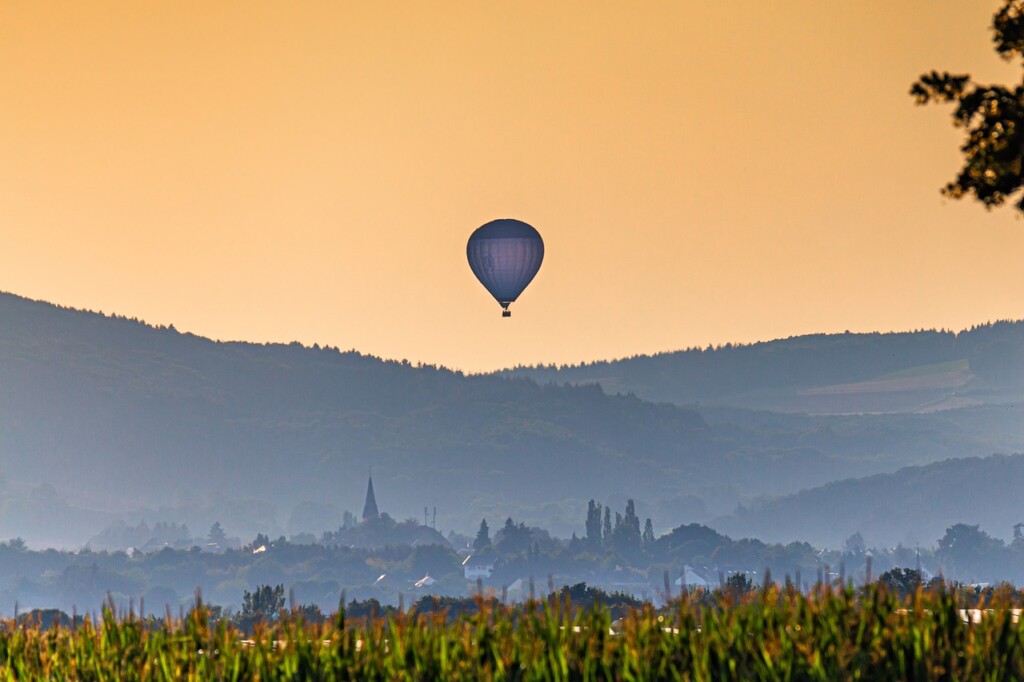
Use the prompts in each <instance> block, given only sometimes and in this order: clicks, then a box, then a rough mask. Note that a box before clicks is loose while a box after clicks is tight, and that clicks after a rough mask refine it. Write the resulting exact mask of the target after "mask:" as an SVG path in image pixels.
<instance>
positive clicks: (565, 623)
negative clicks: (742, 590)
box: [0, 586, 1024, 680]
mask: <svg viewBox="0 0 1024 682" xmlns="http://www.w3.org/2000/svg"><path fill="white" fill-rule="evenodd" d="M963 606H964V603H963V602H962V600H961V599H960V598H959V597H958V596H957V595H956V594H955V593H951V592H946V591H944V590H938V591H936V592H933V593H930V594H925V593H920V592H919V593H917V595H916V596H914V597H912V598H911V599H910V600H909V601H907V602H901V601H900V600H899V599H897V598H896V597H895V596H893V595H892V594H891V593H889V592H887V591H886V590H885V589H884V588H880V587H877V586H872V587H869V588H868V589H867V590H866V591H864V592H859V591H856V592H855V591H854V590H853V589H846V590H836V591H830V590H827V589H823V590H819V591H817V592H815V593H813V594H811V595H809V596H805V595H802V594H799V593H797V592H795V591H789V590H786V589H780V588H777V587H772V588H769V589H767V590H758V591H755V592H752V593H749V594H746V595H744V596H742V597H740V598H738V599H736V600H733V599H730V598H729V597H727V596H726V597H721V598H718V599H717V600H709V599H708V598H707V597H706V596H705V597H704V598H703V599H697V600H689V601H677V602H676V603H674V604H673V605H672V607H671V608H669V609H666V610H662V611H654V610H652V609H650V608H648V609H645V610H639V611H635V612H631V613H629V614H628V615H626V616H625V617H624V618H622V619H621V620H619V621H615V622H613V621H612V619H611V615H610V614H609V613H608V612H607V611H606V610H601V609H597V610H589V611H578V610H574V609H573V608H571V607H570V606H568V605H566V604H554V605H551V604H539V603H534V604H529V605H525V606H522V605H521V606H518V607H512V608H508V607H502V606H497V607H494V608H489V607H487V606H486V605H484V604H481V610H480V611H478V612H477V613H475V614H473V615H472V616H468V617H464V618H461V619H458V620H456V621H454V622H450V621H449V619H446V618H445V616H444V614H443V613H436V614H430V615H417V614H415V613H408V614H400V615H398V616H396V617H394V618H390V619H387V620H384V619H374V618H368V619H364V620H358V621H353V620H351V619H347V618H346V617H345V614H344V612H342V613H339V614H338V615H336V616H335V617H334V618H333V619H332V620H329V621H327V622H324V623H320V624H315V625H314V624H303V623H302V622H301V621H300V620H299V619H297V618H292V617H291V616H289V615H287V614H284V615H283V616H282V618H281V619H280V621H279V622H276V623H274V624H271V625H268V626H267V627H263V628H258V629H257V631H256V633H255V635H253V636H252V637H251V638H247V637H245V636H243V635H242V634H241V633H239V632H237V631H235V630H233V629H232V628H231V627H230V626H228V625H227V624H226V623H211V622H210V620H209V619H208V612H207V610H206V609H205V608H204V607H203V606H202V605H199V606H198V607H197V608H195V609H193V610H192V611H191V612H190V614H189V615H188V616H187V617H186V618H185V619H184V620H181V621H173V620H170V619H166V620H156V621H153V620H142V619H140V618H138V617H135V616H133V615H131V614H127V615H123V616H122V617H115V616H113V614H111V613H109V612H107V613H106V614H105V615H104V618H103V619H102V620H101V622H98V623H89V622H86V623H85V624H84V625H82V626H79V627H78V628H76V629H73V630H72V629H59V628H54V629H50V630H43V629H41V628H39V627H33V626H22V627H15V626H14V624H13V622H8V623H6V624H5V627H4V628H3V631H2V632H0V673H2V675H3V677H4V678H6V679H19V680H22V679H81V680H180V679H187V680H278V679H281V680H434V679H450V680H662V679H678V680H686V679H688V680H724V679H736V680H858V679H872V680H907V679H913V680H1010V679H1021V678H1022V677H1024V625H1022V624H1021V623H1020V622H1018V619H1017V618H1016V616H1015V613H1016V612H1015V611H1013V610H1011V609H1010V608H1009V606H1011V603H1010V601H1009V600H997V602H996V603H994V604H989V605H987V606H988V608H986V609H985V610H983V611H980V612H978V613H983V614H985V615H984V617H981V618H978V619H976V620H977V621H978V622H976V623H966V622H965V620H964V618H963V615H962V612H961V611H960V609H961V608H962V607H963Z"/></svg>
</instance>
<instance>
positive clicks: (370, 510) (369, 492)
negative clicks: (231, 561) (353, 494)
mask: <svg viewBox="0 0 1024 682" xmlns="http://www.w3.org/2000/svg"><path fill="white" fill-rule="evenodd" d="M378 518H380V513H379V512H378V511H377V498H376V497H374V496H373V476H370V482H369V483H368V484H367V486H366V504H364V505H363V521H369V520H370V519H378Z"/></svg>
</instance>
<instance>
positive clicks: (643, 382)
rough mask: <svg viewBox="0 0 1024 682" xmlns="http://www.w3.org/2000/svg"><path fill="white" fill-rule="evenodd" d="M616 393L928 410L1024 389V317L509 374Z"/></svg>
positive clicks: (837, 409) (759, 404) (744, 403)
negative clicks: (951, 329) (958, 328)
mask: <svg viewBox="0 0 1024 682" xmlns="http://www.w3.org/2000/svg"><path fill="white" fill-rule="evenodd" d="M503 374H506V375H513V376H525V377H529V378H532V379H535V380H537V381H552V382H557V383H563V384H582V383H598V384H600V385H601V386H603V387H604V388H605V390H606V391H609V392H621V393H633V394H636V395H637V396H639V397H641V398H643V399H645V400H653V401H664V402H671V403H675V404H677V405H693V404H696V403H702V404H713V405H732V406H738V407H752V408H758V409H766V410H772V411H786V412H808V413H812V414H846V413H880V412H887V413H894V412H924V411H933V410H939V409H946V408H953V407H962V406H965V405H979V404H989V403H1003V402H1010V401H1012V400H1013V399H1014V398H1016V397H1019V396H1020V395H1021V394H1022V393H1024V322H999V323H996V324H987V325H982V326H978V327H974V328H972V329H970V330H967V331H963V332H960V333H953V332H949V331H917V332H905V333H889V334H880V333H872V334H850V333H846V334H815V335H810V336H797V337H792V338H788V339H780V340H776V341H766V342H762V343H755V344H750V345H733V344H726V345H724V346H719V347H715V348H711V347H709V348H705V349H700V348H694V349H689V350H684V351H678V352H672V353H659V354H657V355H653V356H647V355H643V356H636V357H632V358H626V359H622V360H613V361H600V362H593V363H585V364H582V365H574V366H565V367H521V368H516V369H514V370H509V371H507V372H503Z"/></svg>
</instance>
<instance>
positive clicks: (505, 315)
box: [501, 310, 512, 317]
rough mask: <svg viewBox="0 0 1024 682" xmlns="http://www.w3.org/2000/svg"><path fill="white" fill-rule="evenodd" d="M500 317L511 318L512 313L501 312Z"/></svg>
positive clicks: (508, 311) (509, 311)
mask: <svg viewBox="0 0 1024 682" xmlns="http://www.w3.org/2000/svg"><path fill="white" fill-rule="evenodd" d="M501 316H502V317H512V311H511V310H502V311H501Z"/></svg>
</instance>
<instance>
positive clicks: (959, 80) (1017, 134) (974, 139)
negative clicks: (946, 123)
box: [910, 0, 1024, 212]
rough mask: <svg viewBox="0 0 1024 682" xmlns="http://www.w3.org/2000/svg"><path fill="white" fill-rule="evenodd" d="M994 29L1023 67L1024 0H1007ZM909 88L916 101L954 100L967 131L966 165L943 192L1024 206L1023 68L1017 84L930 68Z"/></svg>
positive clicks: (956, 118) (1004, 52)
mask: <svg viewBox="0 0 1024 682" xmlns="http://www.w3.org/2000/svg"><path fill="white" fill-rule="evenodd" d="M992 29H993V40H994V42H995V49H996V52H997V53H998V54H999V55H1000V56H1001V57H1002V58H1003V59H1006V60H1007V61H1013V60H1020V62H1021V66H1022V67H1024V1H1022V0H1003V4H1002V6H1001V7H1000V9H999V10H998V11H997V12H996V14H995V17H994V19H993V22H992ZM910 94H911V96H913V97H914V99H915V101H916V102H917V103H918V104H928V103H930V102H940V103H953V104H956V108H955V109H954V110H953V125H954V126H956V127H958V128H963V129H964V130H965V132H966V139H965V140H964V143H963V145H962V146H961V147H960V150H961V152H963V156H964V165H963V167H962V168H961V169H960V172H959V173H958V174H957V176H956V178H955V179H954V180H953V181H952V182H950V183H948V184H947V185H946V186H945V187H944V188H943V190H942V193H943V194H944V195H946V196H948V197H951V198H953V199H960V198H962V197H964V196H967V195H974V197H975V198H976V199H977V200H978V201H980V202H981V203H982V204H984V206H985V207H986V208H993V207H996V206H1001V205H1003V204H1004V203H1006V202H1007V201H1008V200H1014V201H1015V207H1016V209H1017V210H1018V211H1021V212H1024V192H1021V191H1020V190H1021V189H1022V187H1024V175H1022V169H1024V72H1022V82H1021V83H1018V84H1016V85H991V84H982V83H976V82H975V81H973V80H972V79H971V76H970V74H962V73H961V74H956V73H950V72H948V71H942V72H939V71H932V72H931V73H926V74H924V75H922V76H921V77H920V78H919V79H918V80H917V82H915V83H914V84H913V86H911V88H910ZM1018 193H1019V196H1017V197H1014V195H1017V194H1018Z"/></svg>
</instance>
